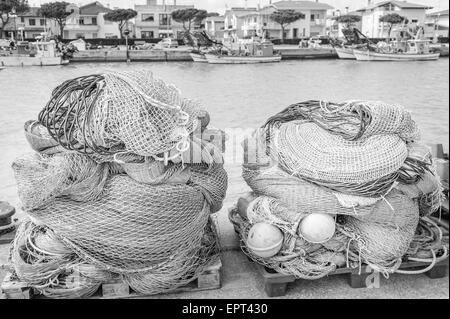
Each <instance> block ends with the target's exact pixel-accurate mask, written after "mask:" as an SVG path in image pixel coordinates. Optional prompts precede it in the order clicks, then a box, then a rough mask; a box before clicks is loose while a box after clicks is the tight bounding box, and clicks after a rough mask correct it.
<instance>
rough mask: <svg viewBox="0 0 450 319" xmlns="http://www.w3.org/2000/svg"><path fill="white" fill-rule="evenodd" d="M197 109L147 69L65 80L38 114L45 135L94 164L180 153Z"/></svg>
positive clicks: (193, 124)
mask: <svg viewBox="0 0 450 319" xmlns="http://www.w3.org/2000/svg"><path fill="white" fill-rule="evenodd" d="M199 114H200V107H199V105H198V104H197V103H195V102H193V101H191V100H187V99H183V98H181V96H180V93H179V91H178V89H176V88H175V87H174V86H172V85H167V84H165V83H164V82H163V81H161V80H158V79H155V78H153V75H152V73H151V72H149V71H140V72H116V73H104V74H98V75H89V76H82V77H79V78H75V79H71V80H68V81H66V82H64V83H63V84H61V85H60V86H58V87H57V88H56V89H55V90H54V91H53V92H52V97H51V99H50V101H49V102H48V103H47V105H46V106H45V108H44V109H43V110H42V111H41V112H40V114H39V122H40V123H41V124H42V125H44V126H45V127H46V128H47V129H48V132H49V134H50V135H51V137H52V138H53V139H54V140H56V141H57V142H58V144H60V145H61V146H63V147H64V148H66V149H68V150H75V151H77V152H81V153H83V154H87V155H89V156H91V157H93V158H94V159H96V160H97V161H99V162H103V161H111V160H112V159H113V157H114V154H117V153H122V152H129V153H135V154H138V155H142V156H156V155H158V154H161V153H165V152H168V151H170V150H172V149H174V148H176V149H177V150H178V152H180V153H181V152H183V151H185V148H186V147H187V146H186V139H187V137H188V136H189V134H190V133H192V132H193V131H194V129H195V128H196V126H197V117H198V115H199Z"/></svg>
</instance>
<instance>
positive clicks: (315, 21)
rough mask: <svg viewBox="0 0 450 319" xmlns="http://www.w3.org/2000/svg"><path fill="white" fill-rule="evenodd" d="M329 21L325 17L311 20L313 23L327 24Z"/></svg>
mask: <svg viewBox="0 0 450 319" xmlns="http://www.w3.org/2000/svg"><path fill="white" fill-rule="evenodd" d="M326 23H327V21H326V20H325V19H314V20H311V25H325V24H326Z"/></svg>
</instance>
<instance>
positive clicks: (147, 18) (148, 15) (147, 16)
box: [141, 13, 155, 22]
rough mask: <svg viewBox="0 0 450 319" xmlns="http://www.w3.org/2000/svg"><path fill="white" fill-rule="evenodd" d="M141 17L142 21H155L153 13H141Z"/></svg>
mask: <svg viewBox="0 0 450 319" xmlns="http://www.w3.org/2000/svg"><path fill="white" fill-rule="evenodd" d="M141 19H142V21H144V22H155V15H154V14H153V13H143V14H142V15H141Z"/></svg>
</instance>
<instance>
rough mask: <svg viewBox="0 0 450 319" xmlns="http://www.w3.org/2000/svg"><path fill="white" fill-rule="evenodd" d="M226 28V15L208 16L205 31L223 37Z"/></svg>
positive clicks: (217, 37)
mask: <svg viewBox="0 0 450 319" xmlns="http://www.w3.org/2000/svg"><path fill="white" fill-rule="evenodd" d="M224 30H225V17H223V16H217V17H208V18H206V20H205V31H206V32H208V33H209V34H210V35H212V36H213V37H214V38H216V39H223V37H224Z"/></svg>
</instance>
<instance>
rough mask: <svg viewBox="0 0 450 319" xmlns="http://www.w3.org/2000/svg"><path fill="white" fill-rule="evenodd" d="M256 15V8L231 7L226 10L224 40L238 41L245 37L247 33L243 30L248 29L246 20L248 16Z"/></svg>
mask: <svg viewBox="0 0 450 319" xmlns="http://www.w3.org/2000/svg"><path fill="white" fill-rule="evenodd" d="M257 14H258V10H257V9H256V8H241V7H233V8H231V9H227V10H226V11H225V14H224V29H225V32H224V38H225V39H229V38H234V39H238V38H239V39H240V38H244V37H246V36H247V32H246V31H245V30H246V29H247V28H248V26H247V25H246V20H247V19H248V17H249V16H253V15H257Z"/></svg>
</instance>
